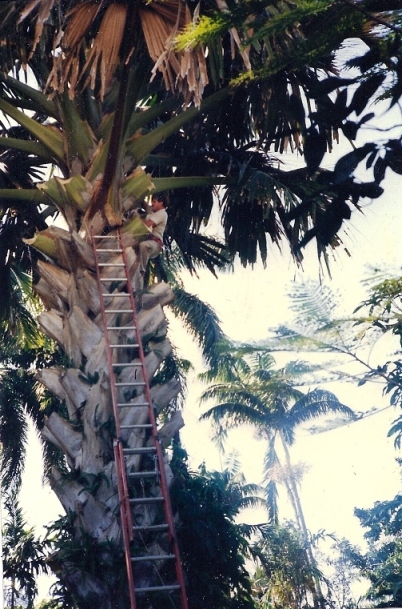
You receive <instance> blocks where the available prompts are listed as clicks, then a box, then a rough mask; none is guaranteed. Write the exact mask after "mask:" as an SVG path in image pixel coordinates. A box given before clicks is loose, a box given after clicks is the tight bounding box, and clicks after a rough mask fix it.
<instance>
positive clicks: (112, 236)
mask: <svg viewBox="0 0 402 609" xmlns="http://www.w3.org/2000/svg"><path fill="white" fill-rule="evenodd" d="M93 238H94V239H118V235H112V234H111V233H110V234H109V235H93Z"/></svg>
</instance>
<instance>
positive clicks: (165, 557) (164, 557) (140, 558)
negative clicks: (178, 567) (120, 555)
mask: <svg viewBox="0 0 402 609" xmlns="http://www.w3.org/2000/svg"><path fill="white" fill-rule="evenodd" d="M172 558H176V556H175V555H174V554H156V555H155V556H151V555H146V556H132V557H131V561H132V562H142V561H144V560H168V559H172Z"/></svg>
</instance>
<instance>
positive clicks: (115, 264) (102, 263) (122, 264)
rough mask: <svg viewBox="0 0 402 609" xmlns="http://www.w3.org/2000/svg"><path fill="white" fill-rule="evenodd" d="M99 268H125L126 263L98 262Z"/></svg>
mask: <svg viewBox="0 0 402 609" xmlns="http://www.w3.org/2000/svg"><path fill="white" fill-rule="evenodd" d="M98 266H118V267H121V266H123V267H124V262H98Z"/></svg>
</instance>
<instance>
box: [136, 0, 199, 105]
mask: <svg viewBox="0 0 402 609" xmlns="http://www.w3.org/2000/svg"><path fill="white" fill-rule="evenodd" d="M140 19H141V26H142V31H143V34H144V38H145V42H146V44H147V48H148V52H149V54H150V56H151V58H152V59H153V60H154V61H155V65H154V68H153V71H152V74H153V76H152V77H153V78H154V77H155V75H156V73H157V72H158V71H159V72H161V74H162V77H163V80H164V83H165V87H166V88H167V89H171V90H176V91H179V92H181V93H182V94H183V96H184V99H185V100H186V102H189V101H190V99H194V102H195V103H196V105H199V103H200V101H201V97H202V93H203V90H204V87H205V86H206V84H207V83H208V75H207V69H206V61H205V55H204V52H203V50H202V49H201V47H200V46H199V47H197V48H196V49H193V50H189V49H185V50H183V51H176V50H175V49H174V41H175V37H176V36H177V34H178V33H179V32H180V31H181V30H182V29H184V28H185V27H186V26H187V25H188V24H190V23H191V21H192V19H191V13H190V10H189V8H188V6H187V5H185V4H184V3H183V2H181V1H180V0H167V1H166V2H163V3H161V2H157V1H155V2H152V4H149V5H148V6H147V7H144V8H143V9H141V10H140Z"/></svg>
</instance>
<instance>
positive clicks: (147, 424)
mask: <svg viewBox="0 0 402 609" xmlns="http://www.w3.org/2000/svg"><path fill="white" fill-rule="evenodd" d="M120 429H152V423H144V424H143V425H120Z"/></svg>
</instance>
